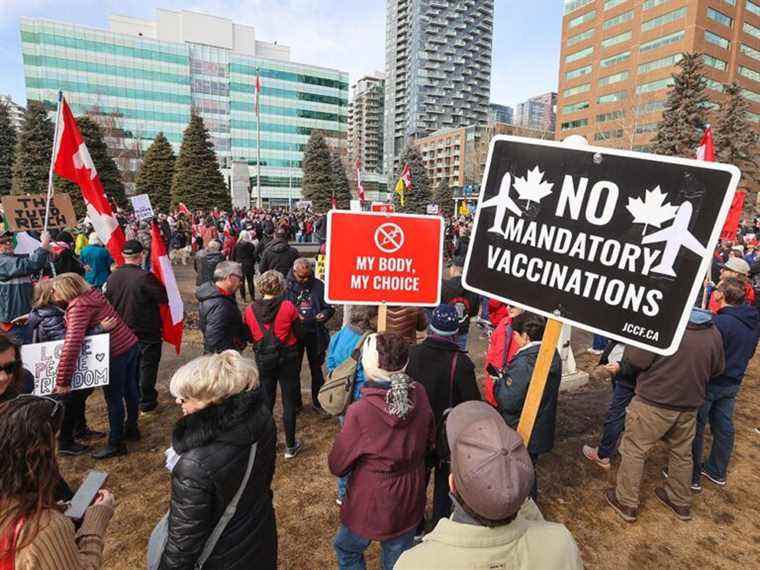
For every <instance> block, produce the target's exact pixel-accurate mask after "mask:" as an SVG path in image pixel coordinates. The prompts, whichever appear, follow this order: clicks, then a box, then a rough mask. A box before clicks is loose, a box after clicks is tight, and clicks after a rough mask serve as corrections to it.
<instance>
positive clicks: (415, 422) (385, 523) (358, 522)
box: [328, 380, 435, 540]
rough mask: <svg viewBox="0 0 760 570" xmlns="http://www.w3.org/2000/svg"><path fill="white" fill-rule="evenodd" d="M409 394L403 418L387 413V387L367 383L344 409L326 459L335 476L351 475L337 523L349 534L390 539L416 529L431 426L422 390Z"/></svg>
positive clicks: (432, 439) (416, 388) (417, 388)
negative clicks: (409, 402)
mask: <svg viewBox="0 0 760 570" xmlns="http://www.w3.org/2000/svg"><path fill="white" fill-rule="evenodd" d="M411 385H412V386H414V389H410V390H409V394H410V398H411V399H412V401H413V402H414V408H413V409H412V411H411V412H409V414H407V416H406V417H404V418H399V417H396V416H391V415H390V414H388V413H387V412H386V411H385V406H386V404H385V396H386V394H387V393H388V386H390V384H385V383H378V382H373V381H370V380H368V381H367V382H366V383H365V384H364V386H363V387H362V391H361V392H362V397H361V399H359V400H357V401H356V402H354V403H353V404H351V405H350V406H349V407H348V411H347V412H346V418H345V422H344V423H343V429H342V430H341V431H340V433H339V434H338V435H337V437H336V438H335V443H334V444H333V448H332V450H331V451H330V455H329V457H328V464H329V466H330V471H331V472H332V474H333V475H335V476H337V477H342V476H344V475H346V474H347V473H349V472H350V473H351V477H350V478H349V480H348V489H347V493H346V499H345V500H344V501H343V506H342V507H341V510H340V520H341V522H342V523H343V524H344V525H346V526H347V527H348V528H349V529H351V532H353V533H355V534H358V535H359V536H361V537H363V538H367V539H371V540H388V539H391V538H395V537H397V536H400V535H401V534H404V533H405V532H408V531H410V530H412V529H413V528H416V527H417V525H418V524H419V522H420V521H421V520H422V517H423V515H424V514H425V500H426V495H425V488H426V483H427V479H426V475H425V455H426V453H427V452H428V451H429V450H431V449H432V448H433V445H434V442H435V426H434V421H433V412H432V410H431V409H430V403H429V401H428V397H427V394H426V393H425V388H424V387H423V386H422V385H421V384H419V383H417V382H413V383H412V384H411Z"/></svg>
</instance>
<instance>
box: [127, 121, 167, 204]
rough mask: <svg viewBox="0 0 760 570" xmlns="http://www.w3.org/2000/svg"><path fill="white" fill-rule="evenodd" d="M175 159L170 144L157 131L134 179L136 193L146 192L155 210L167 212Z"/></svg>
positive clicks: (162, 134)
mask: <svg viewBox="0 0 760 570" xmlns="http://www.w3.org/2000/svg"><path fill="white" fill-rule="evenodd" d="M175 161H176V157H175V156H174V151H173V150H172V145H171V144H169V141H168V140H167V139H166V137H165V136H164V133H158V134H157V135H156V138H155V140H154V141H153V144H151V145H150V148H148V151H147V152H146V153H145V156H144V157H143V163H142V166H141V167H140V172H139V173H138V174H137V180H136V192H137V194H147V195H148V196H149V197H150V203H151V205H152V206H153V210H154V211H156V212H163V213H167V212H168V211H169V208H170V207H171V201H172V196H171V189H172V177H173V176H174V163H175Z"/></svg>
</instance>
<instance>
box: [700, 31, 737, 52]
mask: <svg viewBox="0 0 760 570" xmlns="http://www.w3.org/2000/svg"><path fill="white" fill-rule="evenodd" d="M705 41H706V42H707V43H710V44H713V45H716V46H718V47H721V48H723V49H728V47H729V46H730V45H731V42H730V41H728V40H727V39H726V38H724V37H721V36H719V35H718V34H714V33H712V32H711V31H709V30H705Z"/></svg>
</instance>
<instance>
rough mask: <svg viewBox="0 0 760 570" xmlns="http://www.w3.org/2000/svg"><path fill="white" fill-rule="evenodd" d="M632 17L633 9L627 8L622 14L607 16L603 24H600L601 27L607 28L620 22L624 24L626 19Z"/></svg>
mask: <svg viewBox="0 0 760 570" xmlns="http://www.w3.org/2000/svg"><path fill="white" fill-rule="evenodd" d="M632 19H633V10H628V11H627V12H623V13H622V14H618V15H617V16H615V17H614V18H609V19H607V20H605V21H604V24H602V29H604V30H608V29H610V28H613V27H615V26H619V25H620V24H624V23H625V22H627V21H628V20H632Z"/></svg>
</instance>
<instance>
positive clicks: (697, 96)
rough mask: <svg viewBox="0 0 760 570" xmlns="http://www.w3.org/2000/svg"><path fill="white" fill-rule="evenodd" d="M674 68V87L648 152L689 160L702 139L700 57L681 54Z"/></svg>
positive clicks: (704, 97)
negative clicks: (675, 68) (677, 68)
mask: <svg viewBox="0 0 760 570" xmlns="http://www.w3.org/2000/svg"><path fill="white" fill-rule="evenodd" d="M678 66H679V67H680V68H681V70H680V71H679V72H678V73H677V74H675V75H673V79H674V84H673V87H671V89H670V92H669V93H668V99H667V101H666V103H665V110H664V111H663V113H662V120H661V121H660V124H659V125H658V127H657V134H656V135H655V137H654V139H653V140H652V151H653V152H655V153H657V154H665V155H672V156H684V157H689V158H693V157H694V152H695V150H696V148H697V147H698V146H699V140H700V138H701V137H702V126H703V125H704V123H705V110H706V106H707V103H708V97H707V94H706V93H705V86H706V84H707V82H706V80H705V77H704V75H702V54H699V53H684V54H682V57H681V60H680V61H679V62H678Z"/></svg>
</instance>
